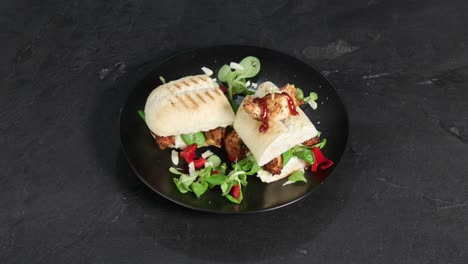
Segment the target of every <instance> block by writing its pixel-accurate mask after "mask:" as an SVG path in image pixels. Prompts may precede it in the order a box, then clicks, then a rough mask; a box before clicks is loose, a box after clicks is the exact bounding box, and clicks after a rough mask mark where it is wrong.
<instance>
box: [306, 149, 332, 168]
mask: <svg viewBox="0 0 468 264" xmlns="http://www.w3.org/2000/svg"><path fill="white" fill-rule="evenodd" d="M312 152H314V156H315V160H314V163H313V164H312V167H311V170H312V172H317V171H318V170H319V169H320V170H326V169H328V168H330V167H331V166H332V165H333V161H331V160H329V159H327V158H326V157H325V156H324V155H323V153H322V151H321V150H320V149H319V148H317V147H313V148H312Z"/></svg>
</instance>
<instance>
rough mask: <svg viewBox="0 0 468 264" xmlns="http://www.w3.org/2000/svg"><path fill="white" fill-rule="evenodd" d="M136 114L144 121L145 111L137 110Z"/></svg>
mask: <svg viewBox="0 0 468 264" xmlns="http://www.w3.org/2000/svg"><path fill="white" fill-rule="evenodd" d="M138 114H139V115H140V117H141V119H143V121H146V117H145V111H143V110H138Z"/></svg>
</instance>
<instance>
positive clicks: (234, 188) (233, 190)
mask: <svg viewBox="0 0 468 264" xmlns="http://www.w3.org/2000/svg"><path fill="white" fill-rule="evenodd" d="M231 195H232V197H234V198H236V199H239V195H240V185H239V184H237V185H234V186H232V188H231Z"/></svg>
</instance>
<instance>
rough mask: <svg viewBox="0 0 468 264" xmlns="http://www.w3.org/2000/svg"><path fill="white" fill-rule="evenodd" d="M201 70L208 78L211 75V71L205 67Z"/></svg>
mask: <svg viewBox="0 0 468 264" xmlns="http://www.w3.org/2000/svg"><path fill="white" fill-rule="evenodd" d="M201 70H202V71H203V72H204V73H205V74H206V75H208V76H211V75H213V71H212V70H211V69H209V68H207V67H202V68H201Z"/></svg>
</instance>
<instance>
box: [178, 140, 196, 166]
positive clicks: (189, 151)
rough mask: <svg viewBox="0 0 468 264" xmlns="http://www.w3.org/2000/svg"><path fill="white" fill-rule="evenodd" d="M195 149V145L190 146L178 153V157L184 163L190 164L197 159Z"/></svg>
mask: <svg viewBox="0 0 468 264" xmlns="http://www.w3.org/2000/svg"><path fill="white" fill-rule="evenodd" d="M197 148H198V147H197V144H193V145H190V146H188V147H186V148H185V149H184V150H182V152H180V156H181V157H182V158H184V159H185V162H187V163H190V162H192V161H193V160H194V159H195V158H196V157H197V154H196V153H195V150H197Z"/></svg>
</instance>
